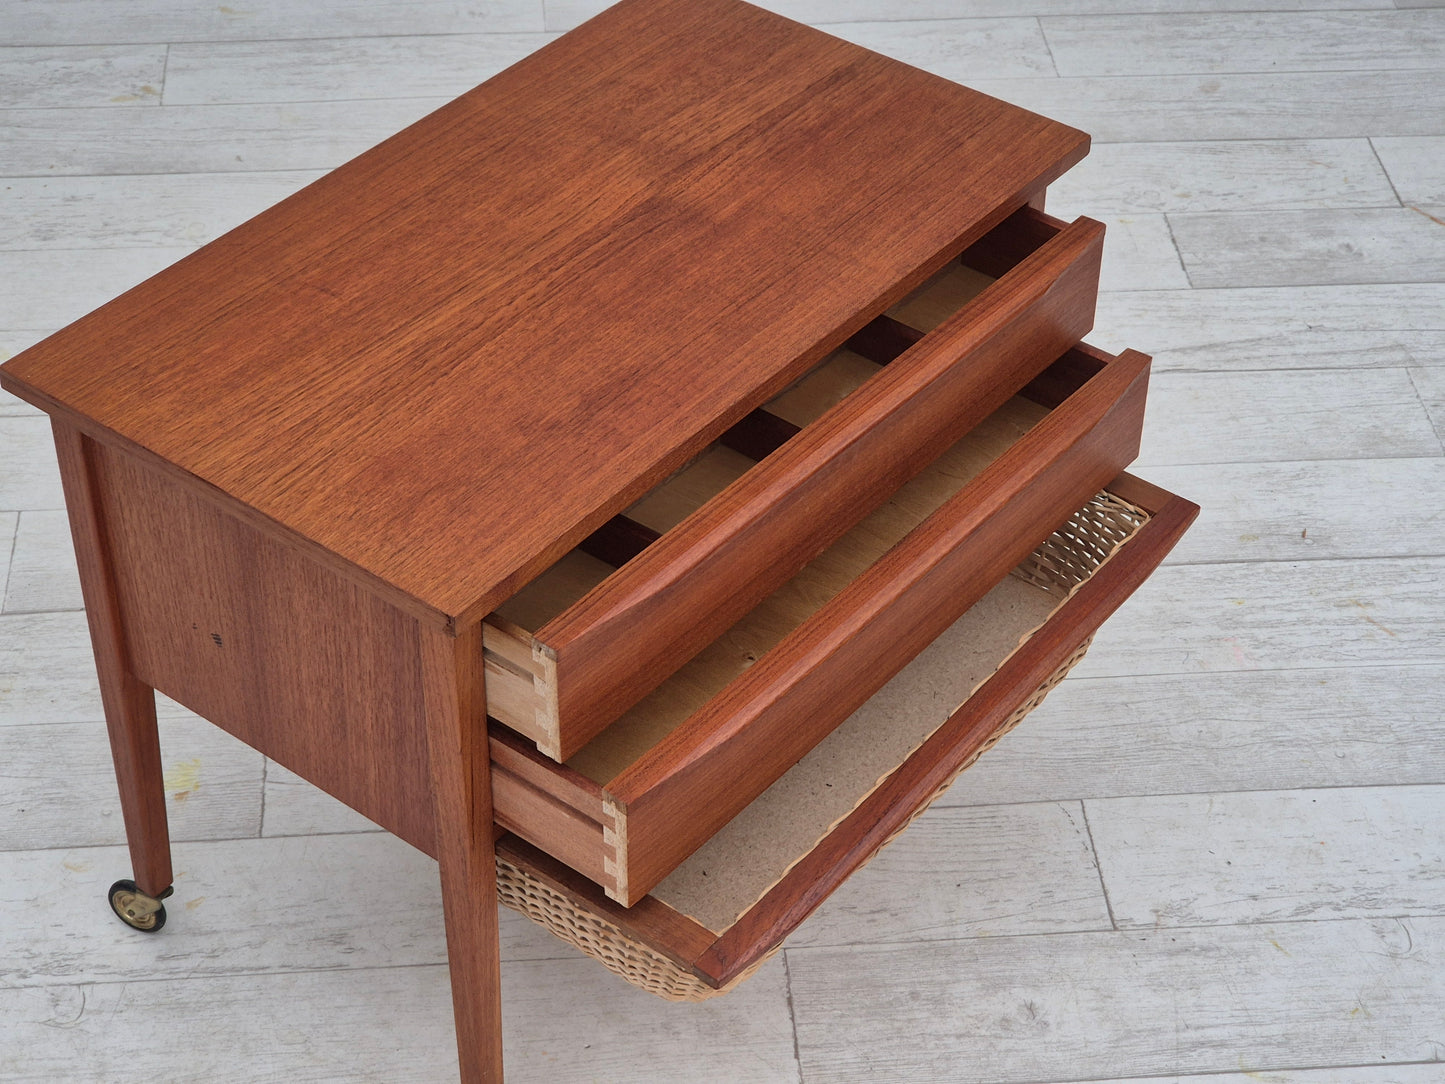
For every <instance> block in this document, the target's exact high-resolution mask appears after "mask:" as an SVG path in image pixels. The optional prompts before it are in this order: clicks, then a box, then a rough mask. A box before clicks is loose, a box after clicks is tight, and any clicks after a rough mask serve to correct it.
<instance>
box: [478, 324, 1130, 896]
mask: <svg viewBox="0 0 1445 1084" xmlns="http://www.w3.org/2000/svg"><path fill="white" fill-rule="evenodd" d="M1147 370H1148V359H1147V358H1145V357H1144V356H1143V355H1140V354H1134V353H1125V354H1124V355H1121V356H1120V357H1118V358H1113V357H1110V356H1108V355H1105V354H1100V353H1098V352H1096V351H1092V350H1091V349H1089V348H1083V347H1081V348H1078V349H1075V350H1071V351H1069V352H1068V353H1067V354H1066V355H1065V356H1064V357H1063V358H1061V359H1060V360H1059V361H1058V362H1056V363H1055V365H1053V366H1051V367H1050V368H1049V369H1048V370H1047V371H1046V372H1045V374H1044V376H1043V377H1042V378H1040V379H1039V380H1038V381H1036V382H1035V383H1034V384H1032V385H1030V387H1029V388H1028V389H1027V394H1028V395H1029V396H1031V398H1030V399H1025V398H1022V397H1021V398H1017V399H1015V400H1013V401H1011V402H1010V403H1008V404H1006V405H1005V407H1004V408H1002V409H1001V410H1000V411H998V413H996V414H995V415H994V416H992V417H991V418H990V419H988V420H987V421H986V422H985V423H984V424H983V425H981V426H980V427H979V428H978V429H976V430H975V431H974V432H973V433H970V434H969V435H968V436H967V437H965V438H964V439H963V440H961V441H959V442H958V443H957V444H955V445H954V446H953V447H952V448H951V449H949V450H948V451H946V452H944V453H943V455H941V456H940V457H939V458H938V459H937V460H936V461H935V462H934V463H933V464H931V465H930V466H929V467H928V468H927V469H926V470H924V472H923V473H922V474H920V475H919V476H918V477H917V478H915V479H914V480H913V481H911V482H910V483H908V484H907V485H906V486H904V487H903V489H901V490H899V491H898V492H897V493H896V494H895V495H894V496H893V497H892V498H891V499H890V500H889V501H888V502H887V503H886V504H885V505H884V506H882V507H881V508H880V509H878V510H877V511H876V512H874V513H873V514H872V515H871V516H869V517H868V518H867V519H865V520H863V522H862V523H860V524H859V525H858V526H857V527H855V528H854V529H853V530H852V531H850V532H849V533H848V534H846V535H844V536H843V537H842V538H841V539H839V540H838V541H837V542H836V543H835V544H834V545H833V546H832V547H830V548H829V549H828V550H826V551H824V552H823V553H822V554H821V555H820V556H819V557H817V558H816V559H815V560H814V561H813V562H811V563H810V564H809V565H808V566H807V567H806V568H804V569H803V570H802V572H800V573H799V574H798V575H797V576H796V577H794V578H793V579H792V580H791V581H789V582H788V583H787V584H785V585H784V586H783V587H782V588H780V589H779V590H778V591H776V592H775V593H774V594H773V595H771V596H769V597H768V598H766V599H764V600H763V602H761V603H760V604H759V605H758V606H757V607H756V608H755V609H754V610H753V611H752V612H751V613H749V614H748V615H747V616H745V617H744V618H743V619H742V620H741V621H740V622H738V623H737V624H736V625H734V626H733V627H732V628H731V629H729V630H728V631H727V632H726V633H724V635H723V636H721V637H720V638H719V639H718V640H716V641H715V642H714V643H713V644H712V645H710V646H709V647H708V648H706V649H704V650H703V652H702V653H701V654H699V655H698V656H697V657H696V658H695V659H693V660H692V661H691V662H689V663H688V664H686V665H685V666H684V667H683V668H682V669H680V670H679V671H678V672H677V673H676V674H674V675H673V676H672V677H671V678H669V679H668V680H667V681H666V682H664V683H663V684H662V685H660V686H659V687H658V688H657V689H656V690H655V691H654V692H653V693H651V694H649V695H648V696H647V697H646V698H644V699H643V700H642V701H641V702H640V703H639V704H637V705H636V706H635V707H633V708H632V709H630V710H629V711H628V712H627V713H626V714H624V715H623V716H622V717H621V718H620V719H619V720H617V722H615V723H614V724H613V725H612V726H611V727H609V728H608V729H607V730H605V731H603V732H602V733H601V734H600V735H598V737H596V738H595V739H593V741H592V742H590V743H589V744H588V745H587V746H585V747H584V748H583V749H582V750H581V751H580V752H578V753H577V754H576V755H575V756H573V757H572V758H571V759H570V760H569V761H568V762H567V763H566V764H565V765H559V764H557V763H555V762H553V761H551V760H549V759H547V758H545V757H543V756H541V755H540V754H539V753H538V752H537V751H536V749H535V748H533V747H532V746H531V744H530V743H529V742H527V741H525V740H524V739H522V738H520V737H519V736H517V735H514V734H511V733H510V732H508V731H506V730H504V729H502V728H500V727H496V728H494V730H493V734H492V758H493V762H494V772H493V800H494V803H495V807H496V816H497V820H498V822H499V823H501V824H502V825H503V826H504V827H507V828H508V829H510V830H512V831H515V832H516V833H517V834H518V835H521V836H524V837H525V838H526V839H528V840H529V841H530V842H532V843H534V844H536V845H537V846H539V847H541V848H542V849H543V850H545V851H547V852H548V853H550V854H552V855H553V856H555V857H557V858H559V859H561V860H562V861H563V862H565V863H567V864H568V865H570V866H572V867H573V868H574V869H576V870H578V871H579V872H581V873H583V874H585V875H586V876H588V877H589V878H591V879H592V880H594V881H595V882H597V883H598V884H599V885H601V886H602V887H603V889H604V890H605V891H606V892H607V894H608V895H609V896H610V897H612V898H613V899H615V900H618V901H619V902H622V903H624V904H631V903H634V902H636V901H637V900H639V899H641V898H642V897H643V896H645V895H646V894H647V892H649V891H650V890H651V889H652V888H653V886H654V885H656V884H657V883H658V882H659V881H661V880H662V879H663V878H664V877H666V876H668V875H669V874H670V873H671V872H672V871H673V870H674V869H675V868H676V867H677V866H678V865H679V863H681V862H682V861H683V860H684V859H686V858H687V856H688V855H690V854H692V853H693V852H694V851H695V850H696V849H697V848H698V847H700V846H702V845H703V844H704V843H705V842H707V840H708V839H709V838H710V837H711V836H712V835H713V834H714V833H715V832H716V831H717V830H718V829H719V828H721V827H722V826H723V825H724V824H726V823H727V822H728V821H729V820H730V819H731V818H732V817H733V816H734V815H735V814H737V813H738V812H739V811H740V810H742V809H743V808H744V807H745V806H746V805H747V804H748V803H749V802H751V801H752V800H753V799H754V798H756V797H757V796H758V795H759V794H761V793H762V792H763V791H764V790H765V789H766V788H767V787H768V786H769V785H771V784H772V783H773V782H774V781H775V780H776V779H777V778H778V777H779V776H781V775H782V774H783V773H784V772H786V771H787V770H788V769H789V768H790V767H791V766H792V765H793V764H794V763H796V762H797V761H798V759H799V758H800V757H802V756H804V754H806V753H807V752H808V751H809V750H810V749H811V748H813V747H814V746H815V745H816V744H817V743H818V742H819V741H821V740H823V739H824V738H825V737H826V736H827V735H828V734H829V733H830V732H831V731H832V730H833V729H834V727H836V726H837V725H838V724H839V723H841V722H842V721H843V719H844V718H846V717H847V716H848V714H849V713H850V712H852V711H853V710H854V709H855V708H857V707H858V706H859V705H860V704H861V703H862V702H863V701H864V700H866V699H867V698H868V697H869V696H871V695H872V694H873V693H874V692H875V691H876V690H877V689H878V688H879V687H880V686H881V685H883V684H884V683H885V682H886V681H888V680H889V679H890V678H891V677H892V676H893V675H894V674H895V673H897V672H898V671H899V670H900V669H901V668H902V667H903V666H904V665H905V664H907V662H908V661H909V660H910V659H911V658H913V656H914V655H916V654H917V653H918V652H919V651H921V650H923V648H924V647H925V646H926V645H927V644H928V643H929V642H930V641H932V640H933V639H934V638H935V637H936V636H938V635H939V633H941V632H942V631H943V630H944V629H945V628H947V627H948V625H949V624H951V623H952V622H953V621H954V620H955V619H956V618H957V617H958V616H959V615H960V614H962V613H963V612H964V611H965V610H967V609H968V608H969V607H970V606H972V605H973V604H974V603H975V602H977V601H978V600H979V599H980V598H981V597H983V596H984V595H985V593H987V592H988V591H989V590H990V588H992V587H993V586H994V585H995V584H996V583H998V582H999V581H1000V580H1001V579H1003V578H1004V577H1005V576H1006V575H1007V573H1008V570H1009V569H1010V568H1011V567H1013V566H1014V565H1015V564H1016V563H1017V562H1018V561H1020V560H1022V559H1023V558H1024V557H1025V556H1026V555H1027V554H1028V553H1029V552H1030V550H1032V549H1033V547H1035V546H1036V545H1038V544H1039V543H1040V542H1042V541H1043V540H1044V539H1045V538H1047V537H1048V535H1049V533H1050V532H1051V531H1052V530H1054V529H1055V528H1056V527H1057V526H1058V525H1059V524H1060V523H1062V522H1063V521H1064V520H1065V519H1067V517H1068V516H1069V514H1070V512H1071V511H1072V510H1073V509H1075V508H1077V507H1078V505H1079V503H1080V502H1081V501H1083V500H1085V499H1086V498H1087V497H1088V495H1089V494H1091V493H1094V492H1096V491H1097V490H1098V488H1099V487H1100V486H1102V485H1103V484H1104V483H1105V482H1107V481H1108V480H1109V479H1110V478H1112V477H1113V476H1114V475H1115V474H1116V473H1117V472H1118V471H1119V470H1120V469H1121V468H1122V467H1123V466H1124V465H1126V464H1127V463H1129V462H1130V461H1131V460H1132V459H1133V457H1134V454H1135V452H1136V451H1137V448H1138V437H1139V429H1140V426H1141V424H1142V421H1143V410H1144V392H1145V386H1146V381H1147Z"/></svg>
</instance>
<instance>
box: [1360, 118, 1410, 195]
mask: <svg viewBox="0 0 1445 1084" xmlns="http://www.w3.org/2000/svg"><path fill="white" fill-rule="evenodd" d="M1365 142H1366V143H1368V144H1369V145H1370V153H1371V154H1373V155H1374V156H1375V164H1376V165H1378V166H1379V167H1380V172H1381V173H1383V174H1384V175H1385V183H1386V184H1388V185H1389V186H1390V191H1391V192H1393V193H1394V194H1395V202H1396V203H1398V204H1399V205H1400V206H1401V207H1404V206H1405V201H1404V200H1402V199H1401V198H1400V190H1399V189H1398V188H1396V187H1395V178H1394V177H1391V176H1390V170H1389V167H1388V166H1386V165H1385V160H1384V159H1383V158H1381V157H1380V148H1379V147H1377V146H1375V137H1374V136H1366V137H1365Z"/></svg>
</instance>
